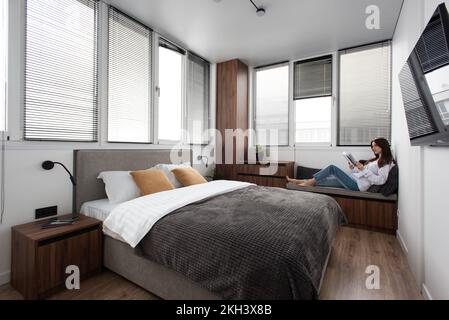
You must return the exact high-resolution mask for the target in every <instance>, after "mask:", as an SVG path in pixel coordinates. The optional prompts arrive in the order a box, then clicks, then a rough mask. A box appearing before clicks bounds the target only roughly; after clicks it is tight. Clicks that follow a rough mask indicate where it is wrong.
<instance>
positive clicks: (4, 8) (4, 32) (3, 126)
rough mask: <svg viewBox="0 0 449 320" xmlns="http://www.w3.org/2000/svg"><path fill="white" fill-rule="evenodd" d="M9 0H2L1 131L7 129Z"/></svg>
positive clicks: (0, 15)
mask: <svg viewBox="0 0 449 320" xmlns="http://www.w3.org/2000/svg"><path fill="white" fill-rule="evenodd" d="M7 21H8V1H7V0H0V132H3V131H6V82H7V79H6V77H7V72H6V66H7V63H6V61H7V57H8V26H7Z"/></svg>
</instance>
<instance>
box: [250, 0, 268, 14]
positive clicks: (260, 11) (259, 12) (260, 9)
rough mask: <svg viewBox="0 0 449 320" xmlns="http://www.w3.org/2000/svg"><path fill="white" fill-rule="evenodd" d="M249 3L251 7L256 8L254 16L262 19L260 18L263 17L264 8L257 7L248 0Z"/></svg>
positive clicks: (251, 0)
mask: <svg viewBox="0 0 449 320" xmlns="http://www.w3.org/2000/svg"><path fill="white" fill-rule="evenodd" d="M249 1H250V2H251V3H252V4H253V6H254V7H255V8H256V14H257V15H258V16H259V17H262V16H264V15H265V9H264V8H262V7H258V6H257V5H256V4H255V3H254V1H253V0H249Z"/></svg>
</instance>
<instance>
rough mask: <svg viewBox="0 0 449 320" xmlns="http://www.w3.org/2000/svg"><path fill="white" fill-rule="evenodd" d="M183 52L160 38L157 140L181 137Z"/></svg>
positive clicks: (178, 139) (173, 139) (170, 139)
mask: <svg viewBox="0 0 449 320" xmlns="http://www.w3.org/2000/svg"><path fill="white" fill-rule="evenodd" d="M183 58H184V52H183V51H182V50H181V49H179V48H178V47H175V46H174V45H172V44H170V43H168V42H166V41H164V40H161V42H160V43H159V88H158V90H159V103H158V117H159V122H158V139H159V141H161V140H162V141H180V140H181V138H182V108H183V81H182V79H183Z"/></svg>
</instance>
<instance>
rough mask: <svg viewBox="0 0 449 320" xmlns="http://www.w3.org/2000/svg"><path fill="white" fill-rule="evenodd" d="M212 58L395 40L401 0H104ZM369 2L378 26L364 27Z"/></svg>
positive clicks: (253, 59) (259, 60)
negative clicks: (259, 10) (376, 14)
mask: <svg viewBox="0 0 449 320" xmlns="http://www.w3.org/2000/svg"><path fill="white" fill-rule="evenodd" d="M106 2H108V3H110V4H112V5H114V6H116V7H117V8H118V9H120V10H122V11H123V12H125V13H127V14H129V15H131V16H133V17H135V18H136V19H138V20H140V21H141V22H143V23H145V24H147V25H148V26H149V27H151V28H152V29H153V30H155V31H156V32H158V33H160V34H162V35H164V36H165V37H167V38H169V39H170V40H172V41H175V42H177V43H178V44H179V45H181V46H184V47H185V48H187V49H190V50H192V51H194V52H196V53H197V54H199V55H201V56H203V57H204V58H206V59H208V60H210V61H211V62H222V61H226V60H229V59H232V58H239V59H241V60H242V61H244V62H245V63H247V64H249V65H251V66H258V65H262V64H267V63H273V62H277V61H282V60H289V59H298V58H305V57H308V56H312V55H317V54H320V53H328V52H331V51H335V50H338V49H342V48H347V47H352V46H356V45H360V44H364V43H369V42H375V41H379V40H384V39H391V38H392V36H393V33H394V29H395V26H396V22H397V20H398V17H399V14H400V9H401V5H402V2H403V0H254V2H255V3H256V4H257V5H259V6H263V7H264V8H265V9H266V11H267V12H266V14H265V16H263V17H258V16H257V15H256V13H255V8H254V7H253V6H252V4H251V3H250V1H249V0H218V1H217V0H106ZM369 5H377V6H378V7H379V9H380V30H368V29H367V28H366V27H365V19H366V17H367V14H366V13H365V9H366V7H367V6H369Z"/></svg>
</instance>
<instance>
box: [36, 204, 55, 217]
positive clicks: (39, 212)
mask: <svg viewBox="0 0 449 320" xmlns="http://www.w3.org/2000/svg"><path fill="white" fill-rule="evenodd" d="M57 214H58V206H51V207H46V208H39V209H36V211H35V219H41V218H45V217H50V216H55V215H57Z"/></svg>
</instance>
